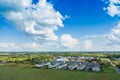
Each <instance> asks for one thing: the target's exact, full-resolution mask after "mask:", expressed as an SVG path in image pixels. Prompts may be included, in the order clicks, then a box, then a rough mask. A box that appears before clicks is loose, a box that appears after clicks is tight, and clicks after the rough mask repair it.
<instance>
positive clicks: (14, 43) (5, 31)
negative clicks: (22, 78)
mask: <svg viewBox="0 0 120 80" xmlns="http://www.w3.org/2000/svg"><path fill="white" fill-rule="evenodd" d="M119 2H120V0H104V1H103V0H47V1H46V0H21V1H19V0H16V1H14V2H12V0H6V1H4V0H0V51H119V50H120V48H119V47H120V27H119V26H120V25H119V19H120V18H119V16H120V10H119V9H118V7H120V6H119V5H116V4H119ZM5 4H7V5H5ZM11 5H12V6H11Z"/></svg>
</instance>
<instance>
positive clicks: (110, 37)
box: [106, 22, 120, 45]
mask: <svg viewBox="0 0 120 80" xmlns="http://www.w3.org/2000/svg"><path fill="white" fill-rule="evenodd" d="M106 40H107V44H110V45H111V44H112V45H120V22H119V23H118V25H117V26H116V27H114V28H113V29H112V30H111V32H110V33H109V34H107V35H106Z"/></svg>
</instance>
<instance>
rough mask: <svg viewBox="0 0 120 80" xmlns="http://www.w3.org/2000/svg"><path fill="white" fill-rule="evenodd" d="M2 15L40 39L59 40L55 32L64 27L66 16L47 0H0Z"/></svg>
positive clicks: (20, 28) (0, 13) (36, 38)
mask: <svg viewBox="0 0 120 80" xmlns="http://www.w3.org/2000/svg"><path fill="white" fill-rule="evenodd" d="M0 9H1V12H0V15H2V16H4V17H5V18H6V19H8V20H10V21H12V22H13V23H14V24H15V25H16V27H17V28H18V29H19V30H21V31H23V32H25V33H26V34H29V35H31V36H32V37H33V38H34V39H35V40H38V41H46V42H47V41H58V36H57V35H56V34H55V33H54V31H56V30H57V29H58V27H59V26H61V27H63V26H64V25H63V23H62V20H63V19H64V17H63V16H62V15H61V14H60V12H59V11H56V10H55V9H54V8H53V6H52V4H50V3H48V2H47V1H46V0H39V2H38V3H37V4H32V0H0Z"/></svg>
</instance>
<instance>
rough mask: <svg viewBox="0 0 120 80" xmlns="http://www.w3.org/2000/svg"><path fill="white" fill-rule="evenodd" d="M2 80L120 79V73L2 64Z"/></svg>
mask: <svg viewBox="0 0 120 80" xmlns="http://www.w3.org/2000/svg"><path fill="white" fill-rule="evenodd" d="M0 80H120V74H117V73H114V72H113V73H108V72H101V73H93V72H80V71H66V70H52V69H37V68H25V67H7V66H0Z"/></svg>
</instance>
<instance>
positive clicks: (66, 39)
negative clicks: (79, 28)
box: [60, 34, 78, 48]
mask: <svg viewBox="0 0 120 80" xmlns="http://www.w3.org/2000/svg"><path fill="white" fill-rule="evenodd" d="M60 44H61V46H64V47H68V48H75V47H76V46H77V44H78V40H77V39H75V38H72V37H71V35H69V34H64V35H62V36H61V38H60Z"/></svg>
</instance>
